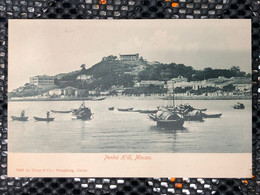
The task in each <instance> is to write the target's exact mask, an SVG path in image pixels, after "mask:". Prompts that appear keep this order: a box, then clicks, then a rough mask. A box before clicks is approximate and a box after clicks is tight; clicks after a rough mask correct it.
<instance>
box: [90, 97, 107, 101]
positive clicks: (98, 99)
mask: <svg viewBox="0 0 260 195" xmlns="http://www.w3.org/2000/svg"><path fill="white" fill-rule="evenodd" d="M104 99H106V98H105V97H98V98H94V97H89V98H87V99H86V100H90V101H101V100H104Z"/></svg>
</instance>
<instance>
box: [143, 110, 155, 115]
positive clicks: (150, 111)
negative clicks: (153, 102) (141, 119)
mask: <svg viewBox="0 0 260 195" xmlns="http://www.w3.org/2000/svg"><path fill="white" fill-rule="evenodd" d="M138 112H139V113H143V114H155V113H157V112H158V110H139V111H138Z"/></svg>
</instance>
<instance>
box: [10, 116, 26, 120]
mask: <svg viewBox="0 0 260 195" xmlns="http://www.w3.org/2000/svg"><path fill="white" fill-rule="evenodd" d="M11 118H12V119H13V120H16V121H27V120H28V118H29V117H28V116H24V117H18V116H11Z"/></svg>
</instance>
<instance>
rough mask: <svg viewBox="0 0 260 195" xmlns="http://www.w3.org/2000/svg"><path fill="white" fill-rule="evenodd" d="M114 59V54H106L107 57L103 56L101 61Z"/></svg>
mask: <svg viewBox="0 0 260 195" xmlns="http://www.w3.org/2000/svg"><path fill="white" fill-rule="evenodd" d="M116 59H117V57H116V56H113V55H110V56H107V57H103V58H102V61H114V60H116Z"/></svg>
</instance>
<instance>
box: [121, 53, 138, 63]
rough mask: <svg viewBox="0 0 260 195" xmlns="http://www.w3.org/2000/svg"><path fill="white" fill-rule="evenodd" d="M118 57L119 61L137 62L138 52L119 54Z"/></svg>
mask: <svg viewBox="0 0 260 195" xmlns="http://www.w3.org/2000/svg"><path fill="white" fill-rule="evenodd" d="M119 59H120V60H121V61H130V62H138V61H139V53H136V54H124V55H122V54H119Z"/></svg>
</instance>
